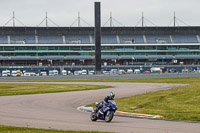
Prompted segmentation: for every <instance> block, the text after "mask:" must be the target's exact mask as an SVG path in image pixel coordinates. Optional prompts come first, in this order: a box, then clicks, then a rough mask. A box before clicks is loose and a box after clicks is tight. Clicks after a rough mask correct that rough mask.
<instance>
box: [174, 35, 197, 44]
mask: <svg viewBox="0 0 200 133" xmlns="http://www.w3.org/2000/svg"><path fill="white" fill-rule="evenodd" d="M172 37H173V40H174V43H198V40H197V37H196V35H172Z"/></svg>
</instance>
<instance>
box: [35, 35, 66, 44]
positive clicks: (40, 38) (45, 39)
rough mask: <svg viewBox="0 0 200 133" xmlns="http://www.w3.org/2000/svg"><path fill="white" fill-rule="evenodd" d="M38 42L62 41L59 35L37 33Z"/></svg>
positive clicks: (58, 42)
mask: <svg viewBox="0 0 200 133" xmlns="http://www.w3.org/2000/svg"><path fill="white" fill-rule="evenodd" d="M38 43H46V44H48V43H50V44H51V43H57V44H60V43H63V38H62V36H61V35H39V36H38Z"/></svg>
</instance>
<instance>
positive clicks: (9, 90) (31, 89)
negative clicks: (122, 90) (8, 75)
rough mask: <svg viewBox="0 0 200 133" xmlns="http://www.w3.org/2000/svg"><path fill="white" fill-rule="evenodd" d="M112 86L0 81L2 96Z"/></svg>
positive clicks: (0, 94) (0, 93)
mask: <svg viewBox="0 0 200 133" xmlns="http://www.w3.org/2000/svg"><path fill="white" fill-rule="evenodd" d="M110 87H111V86H103V85H82V84H78V85H77V84H34V83H33V84H31V83H24V84H17V83H16V84H15V83H12V84H9V83H0V96H8V95H25V94H42V93H55V92H69V91H83V90H96V89H104V88H110Z"/></svg>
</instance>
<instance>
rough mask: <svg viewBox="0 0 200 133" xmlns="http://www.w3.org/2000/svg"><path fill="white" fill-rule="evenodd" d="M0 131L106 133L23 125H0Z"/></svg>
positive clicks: (11, 132)
mask: <svg viewBox="0 0 200 133" xmlns="http://www.w3.org/2000/svg"><path fill="white" fill-rule="evenodd" d="M0 133H108V132H97V131H91V132H90V131H60V130H51V129H36V128H25V127H14V126H3V125H0Z"/></svg>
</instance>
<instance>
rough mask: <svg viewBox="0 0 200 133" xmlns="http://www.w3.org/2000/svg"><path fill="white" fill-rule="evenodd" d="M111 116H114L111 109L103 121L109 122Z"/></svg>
mask: <svg viewBox="0 0 200 133" xmlns="http://www.w3.org/2000/svg"><path fill="white" fill-rule="evenodd" d="M113 116H114V112H113V111H111V112H110V114H106V116H105V121H106V122H111V121H112V119H113Z"/></svg>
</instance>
